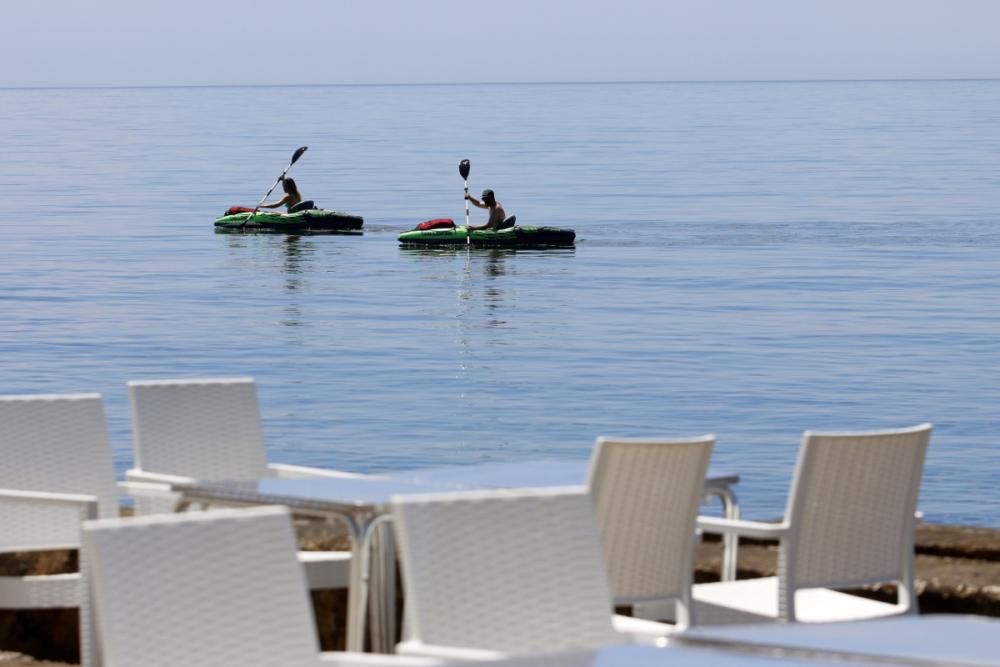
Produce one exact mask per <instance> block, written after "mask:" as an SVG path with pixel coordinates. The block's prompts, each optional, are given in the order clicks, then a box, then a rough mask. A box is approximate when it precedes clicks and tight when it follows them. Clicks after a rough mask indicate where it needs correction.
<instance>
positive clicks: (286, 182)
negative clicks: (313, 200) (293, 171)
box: [281, 176, 300, 197]
mask: <svg viewBox="0 0 1000 667" xmlns="http://www.w3.org/2000/svg"><path fill="white" fill-rule="evenodd" d="M281 187H283V188H284V189H285V192H286V193H288V194H290V195H295V196H296V197H299V196H300V195H299V189H298V187H296V185H295V180H294V179H291V178H288V177H287V176H286V177H285V178H283V179H281Z"/></svg>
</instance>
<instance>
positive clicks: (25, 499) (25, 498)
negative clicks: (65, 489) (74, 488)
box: [0, 489, 97, 517]
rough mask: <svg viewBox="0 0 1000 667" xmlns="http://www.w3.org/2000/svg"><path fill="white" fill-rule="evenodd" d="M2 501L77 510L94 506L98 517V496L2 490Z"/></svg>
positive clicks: (0, 491)
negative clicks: (57, 506)
mask: <svg viewBox="0 0 1000 667" xmlns="http://www.w3.org/2000/svg"><path fill="white" fill-rule="evenodd" d="M0 500H3V501H4V502H11V503H25V504H28V505H64V506H68V507H73V508H77V509H79V508H81V507H83V508H89V506H92V507H93V510H94V516H95V517H96V516H97V496H88V495H85V494H82V493H49V492H48V491H22V490H20V489H0Z"/></svg>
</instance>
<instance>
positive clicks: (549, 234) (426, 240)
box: [399, 225, 576, 248]
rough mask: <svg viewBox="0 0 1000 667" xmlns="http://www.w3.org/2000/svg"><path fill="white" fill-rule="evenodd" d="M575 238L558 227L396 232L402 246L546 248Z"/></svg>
mask: <svg viewBox="0 0 1000 667" xmlns="http://www.w3.org/2000/svg"><path fill="white" fill-rule="evenodd" d="M575 240H576V232H575V231H573V230H572V229H560V228H558V227H521V226H520V225H518V226H514V227H508V228H507V229H501V230H499V231H492V230H484V229H476V230H473V231H471V232H470V231H469V230H468V229H467V228H466V227H451V228H445V229H427V230H419V229H414V230H410V231H408V232H403V233H402V234H400V235H399V243H400V245H404V246H449V245H465V244H466V243H468V244H469V245H473V246H479V247H490V246H500V247H510V248H547V247H555V246H571V245H573V243H574V241H575Z"/></svg>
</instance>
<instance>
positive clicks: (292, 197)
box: [260, 176, 302, 212]
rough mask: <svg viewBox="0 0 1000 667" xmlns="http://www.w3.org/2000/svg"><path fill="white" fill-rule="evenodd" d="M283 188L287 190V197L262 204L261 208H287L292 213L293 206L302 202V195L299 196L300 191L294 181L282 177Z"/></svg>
mask: <svg viewBox="0 0 1000 667" xmlns="http://www.w3.org/2000/svg"><path fill="white" fill-rule="evenodd" d="M281 187H282V188H283V189H284V190H285V196H284V197H282V198H281V199H279V200H278V201H273V202H270V203H267V204H261V205H260V208H278V207H279V206H285V207H287V208H288V210H289V212H290V211H291V210H292V207H293V206H296V205H297V204H300V203H301V202H302V195H300V194H299V189H298V187H296V185H295V180H294V179H292V178H289V177H287V176H282V177H281Z"/></svg>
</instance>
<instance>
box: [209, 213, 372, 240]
mask: <svg viewBox="0 0 1000 667" xmlns="http://www.w3.org/2000/svg"><path fill="white" fill-rule="evenodd" d="M248 218H250V214H249V213H236V214H234V215H224V216H222V217H221V218H218V219H216V221H215V231H217V232H222V233H233V232H237V233H239V232H265V233H271V234H361V233H363V232H362V231H361V228H362V226H364V224H365V221H364V219H363V218H362V217H361V216H358V215H351V214H349V213H341V212H340V211H326V210H323V209H311V210H308V211H301V212H299V213H272V212H267V213H262V212H260V211H258V212H257V213H256V214H255V215H254V216H253V219H252V220H250V221H249V222H248Z"/></svg>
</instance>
